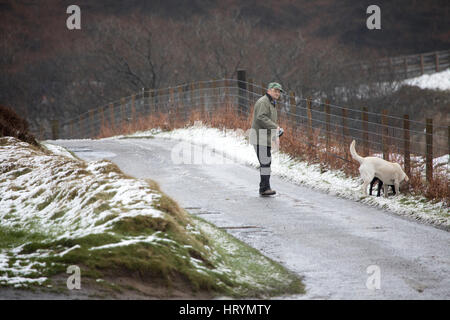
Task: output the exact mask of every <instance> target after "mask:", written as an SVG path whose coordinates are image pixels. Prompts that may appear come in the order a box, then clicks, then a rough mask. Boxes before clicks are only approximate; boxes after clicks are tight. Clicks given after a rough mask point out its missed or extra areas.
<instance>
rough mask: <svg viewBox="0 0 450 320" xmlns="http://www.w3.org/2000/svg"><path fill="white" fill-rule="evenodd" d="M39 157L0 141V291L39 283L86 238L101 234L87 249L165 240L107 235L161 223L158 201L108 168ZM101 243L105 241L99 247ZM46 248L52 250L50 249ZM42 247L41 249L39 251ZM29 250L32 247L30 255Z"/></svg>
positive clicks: (142, 184) (64, 156)
mask: <svg viewBox="0 0 450 320" xmlns="http://www.w3.org/2000/svg"><path fill="white" fill-rule="evenodd" d="M48 146H49V145H47V148H48ZM48 149H50V150H52V151H56V154H55V153H50V152H44V151H41V150H38V149H37V148H33V147H31V146H30V145H29V144H27V143H23V142H20V141H19V140H17V139H15V138H10V137H4V138H1V141H0V220H1V221H2V224H1V227H0V285H14V286H26V285H28V284H42V283H44V282H45V281H46V280H47V278H46V277H41V276H40V275H42V274H43V273H44V274H45V272H44V271H45V268H47V269H50V268H51V267H52V266H53V264H52V263H50V262H49V261H46V259H47V260H48V259H49V258H51V257H65V256H66V255H70V254H71V253H73V252H75V251H77V250H80V249H82V248H81V247H82V246H80V245H79V244H77V245H74V246H73V245H72V246H70V247H68V248H67V247H64V245H63V243H70V242H71V241H72V242H73V241H81V240H80V239H86V237H89V236H92V235H109V238H105V237H103V238H101V237H99V239H102V240H98V242H101V243H102V242H104V241H106V242H111V243H106V244H105V243H102V246H97V247H94V246H93V247H92V249H97V250H98V249H102V248H112V247H119V246H127V245H131V244H136V243H154V242H157V241H167V242H169V241H172V240H170V239H169V237H168V236H167V234H165V233H161V232H157V233H155V234H153V235H152V236H150V237H148V236H146V235H138V236H136V237H133V236H129V235H128V236H125V235H121V234H117V233H114V232H112V230H113V229H114V227H115V225H116V223H118V222H121V221H124V220H125V219H129V218H132V217H137V216H139V217H146V218H149V219H165V217H166V213H164V212H162V211H161V210H158V209H156V207H155V203H156V202H157V201H158V200H159V199H160V198H161V194H160V193H158V192H156V191H155V190H152V189H151V188H150V187H149V184H148V182H146V181H143V180H137V179H131V178H129V177H126V176H124V175H123V173H121V172H120V171H119V170H118V168H117V167H116V166H115V165H114V164H112V163H111V162H109V161H96V162H90V163H88V164H86V163H84V162H83V161H80V160H77V159H75V158H73V157H72V156H71V155H70V154H68V153H67V152H64V151H62V150H61V149H58V148H55V147H50V148H48ZM105 239H106V240H105ZM54 243H60V244H59V245H58V246H56V248H55V245H54ZM46 246H48V247H49V248H48V249H45V247H46ZM35 247H36V248H35Z"/></svg>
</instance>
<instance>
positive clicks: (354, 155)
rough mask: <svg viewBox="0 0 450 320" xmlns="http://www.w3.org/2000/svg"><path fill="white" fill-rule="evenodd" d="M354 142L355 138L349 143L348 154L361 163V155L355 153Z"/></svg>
mask: <svg viewBox="0 0 450 320" xmlns="http://www.w3.org/2000/svg"><path fill="white" fill-rule="evenodd" d="M355 143H356V142H355V140H353V141H352V143H351V144H350V154H351V155H352V158H353V159H355V160H356V161H358V162H359V163H362V162H363V157H361V156H360V155H359V154H357V153H356V150H355Z"/></svg>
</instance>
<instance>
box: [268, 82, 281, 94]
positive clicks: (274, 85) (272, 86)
mask: <svg viewBox="0 0 450 320" xmlns="http://www.w3.org/2000/svg"><path fill="white" fill-rule="evenodd" d="M267 89H279V90H280V91H281V92H284V90H283V87H282V86H281V84H279V83H278V82H271V83H269V85H268V86H267Z"/></svg>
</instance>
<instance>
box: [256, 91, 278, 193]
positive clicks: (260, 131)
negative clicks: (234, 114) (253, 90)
mask: <svg viewBox="0 0 450 320" xmlns="http://www.w3.org/2000/svg"><path fill="white" fill-rule="evenodd" d="M282 92H283V88H282V87H281V85H280V84H279V83H276V82H271V83H269V86H268V89H267V93H266V94H265V95H264V96H262V97H261V98H259V99H258V101H256V103H255V108H254V110H253V120H252V130H251V134H250V143H251V144H253V146H254V148H255V151H256V156H257V157H258V161H259V164H260V175H261V181H260V183H259V194H260V195H262V196H270V195H274V194H276V192H275V191H274V190H272V189H271V188H270V173H271V170H270V165H271V162H272V156H271V148H272V143H274V144H275V143H276V142H277V139H278V135H279V131H280V127H279V126H278V125H277V119H278V113H277V108H276V101H277V100H278V99H280V96H281V93H282Z"/></svg>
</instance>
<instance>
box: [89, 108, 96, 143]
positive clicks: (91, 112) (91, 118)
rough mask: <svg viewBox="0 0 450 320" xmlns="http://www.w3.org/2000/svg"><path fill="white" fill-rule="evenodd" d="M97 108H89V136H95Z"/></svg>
mask: <svg viewBox="0 0 450 320" xmlns="http://www.w3.org/2000/svg"><path fill="white" fill-rule="evenodd" d="M94 112H95V110H94V109H91V110H89V122H90V124H91V125H90V132H89V138H93V137H94V136H95V114H94Z"/></svg>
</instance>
